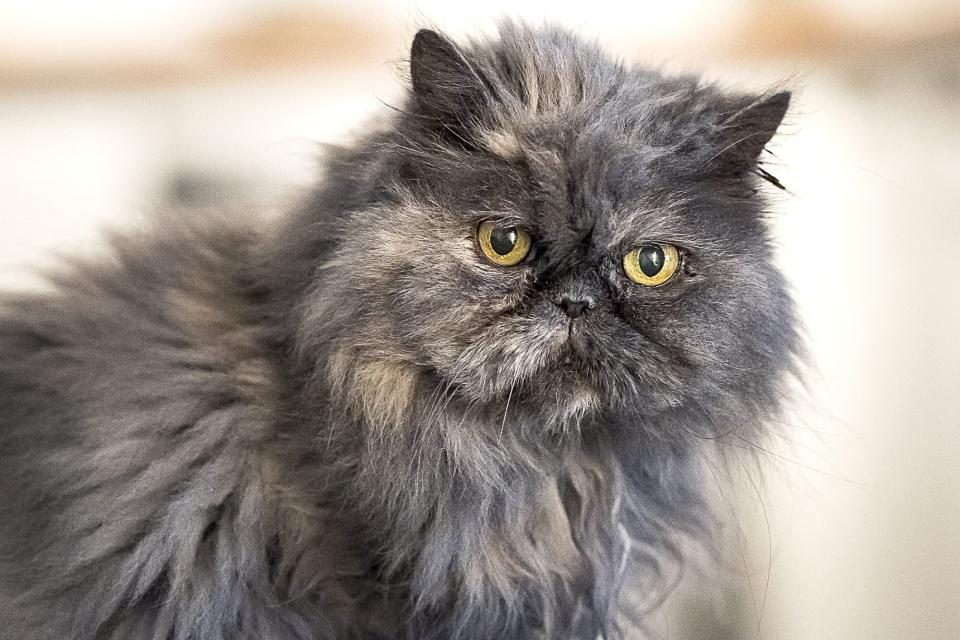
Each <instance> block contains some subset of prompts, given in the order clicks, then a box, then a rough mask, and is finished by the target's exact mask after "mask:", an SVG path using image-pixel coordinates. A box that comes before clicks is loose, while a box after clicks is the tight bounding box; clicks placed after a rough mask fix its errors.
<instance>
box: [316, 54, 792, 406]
mask: <svg viewBox="0 0 960 640" xmlns="http://www.w3.org/2000/svg"><path fill="white" fill-rule="evenodd" d="M427 44H428V45H430V46H433V47H438V46H439V47H443V46H449V43H446V42H445V41H443V42H430V43H427ZM507 48H509V47H507ZM416 53H417V51H416V46H415V54H416ZM434 53H435V52H434ZM440 53H441V54H443V55H448V56H449V55H450V53H449V52H443V51H441V52H440ZM421 54H422V52H421ZM422 55H425V54H422ZM419 62H420V63H422V64H430V65H433V66H432V67H431V70H432V71H435V70H436V69H435V67H436V65H442V64H443V60H439V61H438V60H437V59H436V55H434V56H432V57H431V56H426V59H423V60H420V61H419ZM413 63H414V64H417V63H418V61H417V59H416V57H415V59H414V61H413ZM472 64H473V65H474V67H475V68H476V70H477V71H478V72H479V73H481V74H483V76H484V78H485V79H486V81H487V82H490V83H492V84H494V86H495V87H496V89H495V91H498V92H499V93H500V94H503V93H505V92H507V91H509V90H511V89H513V90H515V93H516V94H518V95H519V96H520V97H519V98H517V99H516V100H515V102H516V104H514V103H510V105H509V108H506V107H503V105H502V104H501V105H500V106H499V107H497V106H494V107H489V106H488V107H486V108H487V109H489V111H493V110H494V109H497V108H500V111H498V112H495V113H493V114H491V113H484V112H482V111H481V112H480V113H479V115H477V114H476V113H475V114H474V119H473V126H472V127H467V128H465V129H460V130H458V131H454V132H453V133H454V134H455V138H454V139H452V140H451V139H443V135H444V134H445V133H449V132H450V130H449V128H448V127H444V128H443V129H442V131H441V132H440V134H439V135H434V134H433V133H432V132H433V131H435V130H434V129H432V128H431V127H432V126H433V124H434V121H433V120H429V121H428V124H427V125H424V124H423V122H422V121H414V122H413V123H412V124H411V125H410V126H409V127H408V128H407V129H405V130H402V131H401V134H402V135H403V136H404V139H405V140H408V141H409V143H410V144H413V145H422V146H421V147H419V148H417V150H416V151H415V152H413V153H409V154H408V155H405V156H402V157H401V158H400V159H399V160H398V161H397V162H396V165H395V175H396V182H395V183H394V185H393V187H392V193H393V197H392V198H390V199H389V200H387V201H386V202H384V203H383V204H381V205H378V206H374V207H372V208H371V209H370V210H368V211H366V212H363V213H362V214H359V215H357V216H355V217H354V218H353V219H352V220H351V221H350V222H349V223H348V225H347V227H346V229H345V232H344V233H343V234H342V236H341V245H340V247H339V251H338V254H337V257H336V258H335V259H334V261H333V262H334V264H335V265H336V268H335V269H332V270H330V272H329V274H328V275H327V277H329V278H331V279H337V280H338V281H339V282H338V283H337V287H339V288H340V289H342V290H344V291H349V292H350V294H349V299H343V300H342V301H341V302H339V303H338V304H340V305H342V306H343V307H344V308H351V309H353V313H355V314H356V321H355V322H356V324H355V325H354V327H355V328H356V329H358V330H359V331H358V335H362V338H361V337H357V336H354V338H353V339H354V340H355V341H356V344H355V345H354V350H353V351H352V353H353V354H354V355H352V356H350V357H351V358H353V357H356V358H361V359H362V358H370V359H371V360H376V359H380V360H381V361H382V362H390V363H391V365H390V367H388V368H387V369H385V370H392V371H393V372H394V373H395V374H396V372H397V371H398V370H399V369H397V368H396V367H398V366H403V365H400V364H399V363H405V364H407V365H410V366H413V367H416V368H417V369H419V370H420V371H423V372H424V373H425V374H426V375H428V376H429V377H431V378H432V379H433V384H435V385H437V386H440V387H444V388H446V389H448V390H451V391H452V392H453V393H455V394H457V395H458V396H459V397H460V398H462V399H464V400H465V401H467V402H469V403H475V404H477V405H481V406H482V405H487V406H490V407H494V408H497V410H498V411H499V410H505V407H506V404H507V403H508V402H509V403H511V404H512V406H513V407H514V409H513V410H515V411H518V412H521V413H526V414H528V415H534V416H538V417H539V418H541V419H542V420H543V421H545V422H547V423H557V424H559V423H564V422H565V421H568V420H571V419H572V420H578V419H580V418H582V417H584V416H588V415H591V414H594V413H595V412H598V411H605V412H610V413H615V414H618V415H621V416H623V417H627V418H631V417H632V418H636V419H645V418H652V417H654V416H663V415H667V414H668V413H671V412H673V413H676V412H678V411H679V412H684V413H686V414H690V413H691V412H693V413H697V414H705V415H706V414H709V415H711V416H717V414H720V415H726V416H728V417H732V418H734V419H736V417H737V415H738V414H741V413H742V412H744V411H749V410H750V407H751V406H752V404H753V403H756V404H757V405H758V406H760V405H763V404H764V403H765V402H766V401H767V399H766V396H767V395H769V394H771V393H772V390H773V386H772V385H774V384H775V381H776V380H777V379H779V376H780V373H781V371H782V369H783V367H784V361H785V360H786V359H787V358H789V355H790V352H791V350H792V349H793V347H794V341H795V338H794V334H793V328H792V324H791V323H792V312H791V308H790V302H789V298H788V296H787V295H786V294H785V293H784V290H783V283H782V281H781V278H780V276H779V274H778V273H777V271H776V269H775V268H774V267H773V266H772V264H771V255H770V250H769V246H768V235H767V229H766V226H765V224H764V222H763V220H762V215H761V205H760V203H759V202H757V201H756V199H755V198H754V196H753V193H752V191H751V189H750V188H749V187H748V185H747V184H746V182H745V178H744V177H743V175H742V173H743V170H744V169H745V168H746V167H747V166H749V163H750V162H752V161H753V158H752V157H751V158H748V159H746V160H743V163H744V164H743V167H736V166H730V163H736V162H738V161H740V160H739V159H736V158H733V159H731V158H726V157H723V153H724V149H723V147H724V146H725V145H728V144H730V139H729V137H728V136H726V135H724V132H723V127H721V126H720V125H719V122H720V121H719V120H718V119H719V118H722V117H724V116H729V115H730V114H729V113H727V114H723V113H718V112H717V110H716V109H713V107H714V105H712V104H710V102H709V99H710V98H711V94H710V93H709V92H706V91H705V90H703V89H699V90H695V89H694V88H693V87H692V86H691V85H690V84H689V83H688V84H682V83H673V82H672V81H666V80H662V79H659V78H651V77H650V76H639V75H633V74H630V73H628V72H623V71H620V72H618V73H619V75H618V76H617V77H616V78H615V79H612V80H609V79H607V80H608V81H609V82H612V83H619V84H620V85H621V86H625V87H626V88H624V89H623V90H622V91H621V92H620V95H619V96H614V97H609V96H608V97H607V98H605V99H599V98H593V97H590V96H589V95H583V96H581V97H580V99H579V100H572V99H568V98H563V99H561V98H555V99H554V101H553V103H551V104H549V105H545V104H544V103H545V101H546V98H544V97H541V98H540V104H539V105H538V106H537V108H532V107H530V105H529V104H527V105H526V108H524V106H523V105H524V103H523V99H522V97H523V96H522V94H523V91H521V90H519V89H516V88H515V87H511V85H510V84H509V81H508V79H504V78H498V79H497V80H496V82H494V81H493V80H491V79H490V77H491V76H493V75H494V74H495V73H496V71H497V68H496V66H495V65H493V66H491V67H490V68H487V67H485V66H484V61H483V59H476V60H475V61H474V62H472ZM491 64H492V63H491ZM461 72H462V70H461ZM609 72H610V73H613V67H611V68H610V70H609ZM415 73H416V69H415ZM551 73H552V75H551ZM556 73H557V72H556V71H553V72H550V71H548V70H544V74H545V75H546V76H549V78H552V82H554V83H558V82H561V81H563V79H562V78H560V77H559V76H557V77H554V76H556ZM549 78H548V79H549ZM414 80H415V90H416V89H418V87H417V86H416V83H417V77H416V75H415V77H414ZM422 81H423V79H422V78H421V82H422ZM525 82H527V83H529V82H530V80H529V79H528V80H526V81H525ZM598 82H599V79H598ZM658 83H659V84H658ZM419 89H420V91H419V94H422V93H424V92H425V90H424V89H423V88H422V87H420V88H419ZM485 89H486V90H489V88H485ZM691 91H699V92H700V93H695V94H694V93H691ZM710 91H712V89H711V90H710ZM527 93H528V94H529V88H528V92H527ZM584 93H585V94H586V93H587V92H586V91H585V90H584ZM419 94H415V97H414V104H415V105H417V104H418V103H417V100H418V98H417V97H416V95H419ZM428 97H429V96H428ZM715 99H716V100H717V101H718V102H719V101H720V96H719V94H717V95H716V96H715ZM527 100H529V96H528V97H527ZM565 100H566V101H568V102H569V104H567V103H565V102H564V101H565ZM420 101H421V102H420V103H419V104H420V106H421V107H424V108H426V107H429V106H431V103H429V102H427V103H426V105H424V104H423V99H422V98H421V99H420ZM779 101H780V102H783V98H782V97H780V98H779ZM756 104H759V105H760V107H759V108H760V109H766V110H768V111H770V110H772V111H773V112H774V113H773V114H772V115H770V114H767V116H768V117H767V120H768V121H766V122H765V127H766V128H765V129H764V130H762V131H759V134H758V135H759V136H762V137H763V140H762V142H761V143H760V145H759V146H760V147H762V145H763V143H765V142H766V141H767V140H768V139H769V137H770V135H772V133H773V130H774V129H775V128H776V125H777V124H778V123H779V119H780V117H782V115H783V109H784V108H785V106H786V105H785V103H783V104H779V103H776V104H773V106H772V107H771V105H770V101H769V100H768V101H767V102H763V101H759V102H757V103H756ZM501 107H502V108H501ZM474 108H475V109H476V107H474ZM678 110H679V113H677V111H678ZM748 111H749V110H748ZM428 113H431V118H442V117H448V116H449V114H444V113H443V111H442V110H440V111H439V112H437V113H432V112H429V111H428ZM763 115H764V114H760V116H757V114H749V113H748V117H747V118H746V120H748V121H749V120H750V117H754V118H756V117H761V116H763ZM770 118H773V119H774V120H775V121H769V120H770ZM459 120H460V119H458V121H459ZM748 124H749V123H748ZM741 133H742V131H741ZM750 133H751V131H747V134H748V135H749V134H750ZM752 133H756V132H752ZM691 145H692V146H691ZM751 153H753V152H751ZM712 156H716V157H712ZM716 158H721V161H720V162H719V163H718V162H714V161H715V160H716ZM347 266H349V268H344V267H347ZM344 280H346V281H347V282H344ZM331 284H333V283H332V282H331ZM382 392H383V393H390V391H389V390H384V391H382Z"/></svg>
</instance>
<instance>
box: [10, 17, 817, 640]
mask: <svg viewBox="0 0 960 640" xmlns="http://www.w3.org/2000/svg"><path fill="white" fill-rule="evenodd" d="M409 70H410V90H409V92H408V95H407V96H406V98H405V102H404V103H403V105H402V106H401V107H399V108H397V109H396V110H395V113H393V114H392V115H391V116H390V118H391V119H390V120H389V122H388V123H387V124H386V125H384V126H382V127H380V128H377V129H375V130H372V131H370V132H368V133H366V134H364V135H363V136H361V137H360V138H359V139H358V140H357V141H356V143H355V144H353V145H352V146H348V147H345V148H338V149H333V150H331V151H330V152H329V153H328V154H327V157H326V165H325V171H324V175H323V178H322V180H321V181H320V184H319V186H318V187H317V188H316V190H315V191H314V192H313V194H312V195H311V197H310V198H309V200H308V202H306V204H305V205H304V206H302V207H300V208H299V209H297V210H295V211H292V212H291V213H290V214H289V215H287V216H286V217H284V218H283V219H282V220H281V221H279V222H278V223H276V224H274V225H273V226H271V224H268V223H267V222H266V221H258V220H257V219H256V217H255V216H250V217H244V216H241V215H238V214H222V215H214V216H209V217H189V216H173V215H170V216H165V217H158V218H157V219H156V220H155V221H154V222H153V224H152V225H150V226H149V227H148V228H146V229H143V230H141V231H140V232H136V233H133V232H131V233H127V234H126V235H118V236H116V237H114V238H112V240H111V241H110V249H109V254H108V256H106V257H102V258H99V259H88V260H85V261H84V260H77V261H74V262H73V263H71V264H70V265H67V266H65V267H63V268H62V269H60V270H59V271H58V272H57V273H55V274H54V275H52V276H51V278H52V279H51V283H52V285H53V290H52V291H46V292H37V293H35V294H31V295H16V296H14V295H12V294H8V295H6V296H5V297H4V298H3V300H2V304H0V513H2V519H0V621H2V625H0V637H2V638H10V639H13V638H16V639H17V640H35V639H41V638H42V639H52V638H74V639H76V640H93V639H98V640H100V639H103V640H106V639H117V640H119V639H124V640H130V639H133V640H140V639H148V638H149V639H154V640H216V639H224V640H226V639H230V640H242V639H254V638H257V639H271V640H293V639H301V640H302V639H308V638H309V639H331V638H336V639H350V638H356V639H360V638H363V639H375V638H383V639H388V638H389V639H399V638H411V639H412V638H417V639H425V640H430V639H441V638H458V639H461V640H473V639H490V638H502V639H527V638H530V639H532V638H542V639H547V638H578V639H584V640H586V639H591V640H592V639H594V638H597V637H603V638H619V637H627V636H629V635H630V634H631V633H634V632H636V633H640V631H638V630H642V628H643V625H644V611H645V608H649V607H648V606H647V605H646V604H644V603H651V602H655V601H657V600H658V599H659V598H660V597H661V596H662V595H664V594H665V592H666V591H667V590H668V587H669V585H668V583H669V582H670V580H669V579H668V576H667V574H668V567H670V566H672V564H673V563H675V562H677V561H679V560H681V558H680V557H679V556H680V555H681V554H680V551H679V549H680V543H679V541H680V540H681V539H683V538H685V537H689V538H691V539H698V538H701V537H704V536H707V535H709V531H708V529H709V522H708V520H707V519H706V516H705V514H706V513H708V509H707V504H706V503H707V500H706V499H705V497H704V496H705V494H704V488H703V487H704V483H703V481H702V478H701V472H702V468H703V464H702V459H703V457H704V456H705V455H706V453H705V452H706V451H708V450H709V449H710V448H711V447H712V448H719V447H716V446H715V445H717V444H719V443H721V442H722V441H723V440H724V438H727V439H729V438H731V437H733V435H731V434H735V435H737V436H740V437H750V438H761V437H762V436H763V434H764V432H765V430H766V428H767V427H766V426H765V425H766V424H768V422H769V420H770V419H771V418H773V417H775V416H776V415H778V413H779V412H780V411H781V404H782V398H783V396H784V394H785V389H786V386H785V385H787V383H788V382H789V380H790V379H791V378H792V376H794V375H796V364H795V363H796V362H797V359H798V353H799V350H800V340H799V338H798V331H797V329H796V324H797V321H796V318H795V315H796V313H795V311H794V307H793V304H792V302H791V299H790V296H789V293H788V288H787V286H786V284H785V280H784V278H783V276H782V275H781V274H780V273H779V271H778V270H777V268H776V267H775V266H774V264H773V257H772V247H771V239H770V232H769V229H768V223H767V221H766V215H767V213H766V212H767V205H766V204H765V202H764V200H763V193H762V191H760V190H758V185H759V181H760V180H761V178H763V177H764V175H765V173H764V171H763V169H762V168H761V167H760V161H761V160H760V154H761V152H762V151H763V150H764V147H765V145H766V144H767V143H768V142H769V141H770V139H771V138H772V136H773V135H774V133H775V132H776V130H777V128H778V126H779V125H780V123H781V120H782V119H783V118H784V116H785V114H786V111H787V108H788V105H789V102H790V94H789V93H787V92H768V93H763V94H759V95H754V94H743V93H730V92H726V91H724V90H722V89H720V88H718V87H717V86H715V85H712V84H709V83H706V82H704V81H702V80H700V79H699V78H697V77H693V76H677V77H670V76H666V75H664V74H662V73H660V72H656V71H651V70H647V69H643V68H629V67H627V66H624V65H623V64H621V63H618V62H616V61H614V60H612V59H611V58H610V57H609V56H607V55H606V54H605V53H603V52H602V51H601V50H600V49H599V48H598V47H597V46H596V45H594V44H591V43H588V42H585V41H583V40H580V39H578V37H576V36H575V35H573V34H571V33H569V32H566V31H564V30H562V29H559V28H550V27H543V28H532V27H528V26H525V25H522V24H518V23H510V22H506V23H504V24H503V25H502V26H501V27H500V29H499V33H498V34H497V35H496V36H494V37H491V38H488V39H483V40H475V41H471V42H467V43H455V42H454V41H452V40H451V39H449V38H448V37H446V36H444V35H441V34H439V33H437V32H435V31H431V30H421V31H419V32H418V33H417V34H416V36H415V38H414V39H413V43H412V47H411V51H410V67H409Z"/></svg>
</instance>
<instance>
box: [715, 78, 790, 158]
mask: <svg viewBox="0 0 960 640" xmlns="http://www.w3.org/2000/svg"><path fill="white" fill-rule="evenodd" d="M789 107H790V92H789V91H780V92H778V93H774V94H768V95H764V96H761V97H760V98H752V99H738V100H734V101H732V110H733V113H729V112H728V115H725V116H724V117H723V118H722V119H721V121H720V123H719V127H718V137H717V141H716V146H717V152H716V155H715V156H714V157H715V159H716V160H717V161H718V162H719V164H720V165H721V166H722V167H726V168H729V169H733V170H740V169H743V168H744V167H747V166H750V165H752V164H754V163H755V162H756V161H757V158H758V157H759V156H760V153H761V152H762V151H763V149H764V147H766V146H767V143H768V142H770V139H771V138H773V135H774V134H775V133H776V132H777V128H778V127H779V126H780V123H781V122H783V117H784V116H785V115H786V114H787V109H788V108H789Z"/></svg>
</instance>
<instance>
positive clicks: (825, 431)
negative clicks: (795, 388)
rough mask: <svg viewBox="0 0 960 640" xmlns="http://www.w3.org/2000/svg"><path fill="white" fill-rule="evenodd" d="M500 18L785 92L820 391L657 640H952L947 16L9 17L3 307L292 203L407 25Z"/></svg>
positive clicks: (55, 10) (370, 100)
mask: <svg viewBox="0 0 960 640" xmlns="http://www.w3.org/2000/svg"><path fill="white" fill-rule="evenodd" d="M503 15H510V16H515V17H521V18H525V19H528V20H532V21H535V22H543V21H550V22H554V23H560V24H564V25H567V26H569V27H571V28H573V29H575V30H577V31H578V32H580V33H581V34H583V35H585V36H587V37H589V38H596V39H598V40H599V41H600V42H602V43H603V44H604V45H605V46H606V47H607V48H608V49H609V50H610V51H612V52H613V53H615V54H616V55H618V56H619V57H621V58H622V59H624V60H627V61H630V62H637V63H646V64H653V65H657V66H660V67H662V68H664V69H666V70H669V71H681V70H691V71H699V72H703V73H705V74H706V75H707V77H708V78H711V79H714V80H718V81H722V82H723V83H724V84H726V85H727V86H730V87H731V88H740V89H763V88H765V87H766V86H768V85H769V84H771V83H782V82H783V81H786V82H787V83H788V84H789V85H791V86H792V87H793V88H794V89H795V101H794V108H793V110H792V113H791V115H790V116H789V118H788V122H787V123H786V124H785V125H784V127H783V128H782V132H783V135H781V136H780V138H779V140H777V141H776V143H775V144H774V145H772V146H771V150H772V151H773V152H774V153H775V154H776V157H777V162H776V164H775V165H774V166H772V167H770V169H771V171H772V172H773V173H774V174H775V175H777V177H779V178H780V180H781V181H782V182H783V183H784V184H785V185H786V186H787V188H788V190H789V191H788V192H777V193H774V194H772V197H773V198H774V199H775V200H776V202H777V211H778V214H777V216H776V225H777V237H778V239H779V241H780V245H781V258H780V259H781V262H782V265H783V267H784V269H785V270H786V272H787V274H788V275H789V277H790V279H791V281H792V282H793V285H794V288H795V291H796V295H797V298H798V300H799V303H800V307H801V312H802V314H803V316H804V318H805V321H806V325H807V333H808V336H809V340H810V349H811V352H812V360H813V362H814V363H815V370H814V371H812V373H811V376H810V384H809V390H808V391H807V393H806V394H805V396H804V399H803V400H802V402H800V403H798V406H797V408H796V410H795V411H794V412H793V414H792V415H791V416H789V418H788V419H787V420H786V421H785V424H783V425H781V428H780V429H779V431H778V435H777V436H775V441H774V442H773V443H771V445H770V448H769V451H764V452H759V453H760V454H761V459H762V460H763V461H764V464H763V466H764V468H765V473H764V475H763V477H761V476H760V475H759V474H757V473H756V472H755V471H753V470H749V471H748V472H744V473H742V474H737V473H733V474H730V476H729V477H727V476H726V475H725V474H722V475H723V477H719V478H718V479H717V482H716V490H717V498H718V501H719V504H721V505H722V509H723V510H724V511H725V512H726V513H727V515H729V518H728V520H729V521H730V522H738V523H739V526H728V527H725V528H724V530H723V532H722V535H723V537H724V539H725V541H726V549H725V556H724V558H723V560H722V565H721V566H722V569H721V571H719V572H717V573H718V574H719V577H716V576H715V577H713V578H707V577H698V576H697V575H696V574H691V576H690V577H689V578H688V580H687V583H686V584H685V585H684V587H683V589H682V590H681V592H680V595H679V596H678V597H677V598H675V599H673V600H672V601H671V603H670V606H668V607H665V608H663V609H661V610H659V611H658V612H657V613H656V614H655V616H654V617H655V618H656V620H655V626H656V627H657V631H656V632H655V633H656V637H665V638H676V639H679V640H685V639H700V638H703V639H705V640H706V639H709V640H723V639H730V640H734V639H736V640H740V639H744V638H765V639H769V640H774V639H789V640H832V639H837V640H840V639H842V640H854V639H858V640H859V639H863V640H866V639H871V640H874V639H900V638H923V639H927V638H931V639H934V638H935V639H940V638H943V639H947V638H960V495H958V494H960V336H958V333H960V296H958V293H957V291H958V285H957V278H958V275H960V251H958V250H957V245H958V243H960V204H958V203H960V4H958V3H957V2H956V0H912V1H906V0H902V1H894V0H890V1H887V2H883V1H878V0H831V1H829V2H828V1H827V0H793V1H787V0H780V1H774V0H767V1H762V0H673V1H672V2H651V1H641V0H634V1H633V2H630V3H619V2H602V1H599V0H591V1H590V2H585V1H583V0H581V1H580V2H563V1H558V0H554V1H550V2H547V1H546V0H544V1H539V0H536V1H529V2H520V1H516V0H515V1H514V2H506V1H504V0H487V1H486V2H484V3H469V4H467V3H464V4H461V3H453V2H448V1H443V0H426V1H421V2H394V3H390V4H386V3H376V2H373V1H372V0H350V1H347V0H270V1H267V0H230V1H229V2H228V1H227V0H167V1H166V2H156V1H154V2H140V1H131V0H93V1H91V2H85V3H76V2H69V1H67V0H45V1H39V2H38V1H37V0H29V1H28V0H2V2H0V287H4V288H28V287H35V286H39V282H40V281H39V279H37V278H35V277H34V276H32V275H31V269H34V268H36V267H38V266H43V264H45V260H46V259H47V258H46V257H47V256H49V255H51V253H52V252H76V251H81V252H83V251H89V250H93V249H94V247H96V246H97V242H98V238H99V233H98V230H100V229H101V228H103V227H104V226H107V227H118V226H119V227H123V226H124V225H128V224H133V223H135V221H136V220H137V218H138V216H139V215H141V214H143V213H148V212H151V211H156V210H158V209H163V208H165V207H169V206H177V207H196V208H197V209H198V210H199V209H203V208H207V207H211V206H214V207H215V206H228V207H236V206H244V207H257V208H261V209H263V210H265V211H282V210H284V209H285V208H288V207H289V206H291V205H292V204H293V203H296V202H297V201H298V200H299V198H301V197H302V195H303V192H304V189H305V188H307V187H308V186H309V184H310V182H311V180H312V179H313V178H314V177H315V176H316V159H317V156H318V154H319V153H320V151H321V147H320V143H326V142H343V141H346V140H349V138H350V135H351V133H352V132H356V131H362V130H363V128H364V127H365V126H368V125H367V119H368V118H369V117H371V116H374V115H376V114H380V113H383V112H384V111H385V106H384V103H386V104H397V103H398V100H399V98H398V96H399V95H400V93H401V86H402V85H401V80H402V77H403V76H402V73H403V60H404V58H405V56H406V54H407V46H408V44H409V41H410V39H411V37H412V35H413V33H414V32H415V31H416V29H417V27H419V26H434V27H439V28H441V29H445V30H446V31H448V32H449V33H450V34H452V35H454V36H462V35H465V34H473V35H475V34H477V33H478V32H492V30H493V25H494V23H495V20H496V18H498V17H500V16H503ZM747 453H748V452H744V455H745V456H746V455H747ZM754 453H757V452H754Z"/></svg>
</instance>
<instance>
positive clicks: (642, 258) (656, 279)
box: [623, 242, 680, 287]
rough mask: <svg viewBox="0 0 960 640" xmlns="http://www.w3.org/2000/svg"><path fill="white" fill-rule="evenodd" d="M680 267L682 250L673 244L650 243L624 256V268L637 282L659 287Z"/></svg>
mask: <svg viewBox="0 0 960 640" xmlns="http://www.w3.org/2000/svg"><path fill="white" fill-rule="evenodd" d="M679 268H680V252H679V251H677V248H676V247H675V246H673V245H672V244H666V243H654V242H651V243H648V244H644V245H640V246H639V247H637V248H636V249H633V250H632V251H630V253H628V254H627V255H625V256H623V270H624V271H626V272H627V276H629V277H630V279H631V280H633V281H634V282H636V283H637V284H642V285H644V286H646V287H657V286H660V285H661V284H664V283H665V282H667V281H668V280H669V279H670V278H672V277H673V274H675V273H676V272H677V269H679Z"/></svg>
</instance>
